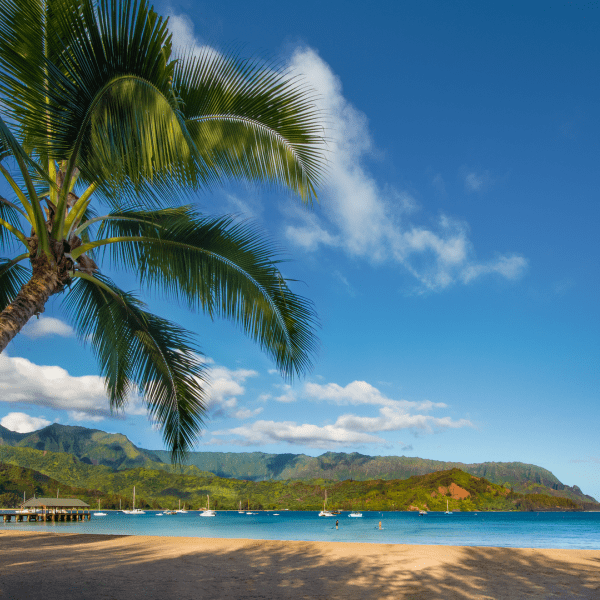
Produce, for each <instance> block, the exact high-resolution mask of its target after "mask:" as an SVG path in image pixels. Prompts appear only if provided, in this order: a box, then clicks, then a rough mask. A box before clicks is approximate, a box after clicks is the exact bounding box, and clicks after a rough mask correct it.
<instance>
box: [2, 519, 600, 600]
mask: <svg viewBox="0 0 600 600" xmlns="http://www.w3.org/2000/svg"><path fill="white" fill-rule="evenodd" d="M34 598H40V599H44V600H58V599H60V600H71V599H72V600H76V599H77V600H87V599H89V600H92V599H93V600H96V599H110V600H113V599H115V600H120V599H127V600H128V599H132V600H133V599H135V600H142V599H143V600H146V599H156V600H163V599H165V600H166V599H174V600H188V599H189V600H191V599H198V598H201V599H203V600H208V599H213V598H214V599H217V598H218V599H259V598H261V599H269V598H285V599H287V598H289V599H300V598H301V599H311V600H312V599H329V598H332V599H337V598H344V599H346V598H348V599H358V598H360V599H363V598H364V599H369V598H394V599H398V598H400V599H409V598H410V599H415V600H416V599H419V600H425V599H433V598H443V599H449V598H457V599H463V598H464V599H467V598H469V599H471V598H473V599H475V598H477V599H486V600H487V599H492V598H493V599H499V598H590V599H591V598H594V599H599V598H600V550H537V549H511V548H480V547H477V548H475V547H460V546H457V547H455V546H409V545H401V544H393V545H392V544H359V543H356V544H349V543H338V542H275V541H258V540H242V539H239V540H233V539H210V538H175V537H171V538H169V537H153V536H139V537H138V536H115V535H107V536H104V535H80V534H54V533H42V532H35V531H30V532H10V531H2V532H0V599H2V600H4V599H7V600H8V599H10V600H32V599H34Z"/></svg>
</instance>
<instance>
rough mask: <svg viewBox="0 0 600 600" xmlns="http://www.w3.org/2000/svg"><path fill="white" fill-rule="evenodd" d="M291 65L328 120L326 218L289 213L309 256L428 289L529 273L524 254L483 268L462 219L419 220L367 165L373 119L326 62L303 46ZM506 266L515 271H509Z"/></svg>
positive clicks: (470, 181) (473, 182)
mask: <svg viewBox="0 0 600 600" xmlns="http://www.w3.org/2000/svg"><path fill="white" fill-rule="evenodd" d="M290 67H291V68H292V70H293V71H294V72H297V73H300V74H302V75H303V77H304V79H305V80H306V81H307V82H308V83H309V84H310V85H311V86H312V87H313V88H314V89H315V90H316V91H317V92H318V100H317V104H318V106H319V108H320V109H321V111H322V112H323V114H325V115H327V118H328V120H329V122H330V123H331V125H330V130H329V131H328V133H329V134H330V137H331V140H330V141H329V150H330V153H329V164H328V180H327V182H326V184H325V186H324V192H325V193H324V196H325V197H326V200H325V201H324V202H323V212H322V214H323V216H324V218H319V217H318V216H317V215H316V214H314V213H307V212H306V211H295V212H294V213H292V214H289V215H288V216H292V217H293V219H294V220H295V222H294V223H293V224H289V225H288V226H287V228H286V230H285V232H286V235H287V238H288V239H289V240H290V241H291V242H292V243H294V244H296V245H298V246H300V247H302V248H304V249H306V250H307V251H312V250H316V249H317V248H318V247H319V246H330V247H339V248H341V249H343V250H344V251H345V252H347V253H348V254H350V255H352V256H355V257H361V258H364V259H368V260H371V261H374V262H382V261H389V260H392V261H395V262H397V263H399V264H400V265H402V266H403V267H404V268H405V269H406V270H407V271H408V272H409V273H410V274H412V275H413V276H414V277H415V278H416V279H417V280H418V281H419V282H420V283H421V285H422V286H423V287H424V288H425V289H429V290H439V289H443V288H446V287H448V286H450V285H452V284H454V283H457V282H462V283H469V282H471V281H473V280H474V279H476V278H478V277H481V276H483V275H486V274H492V273H495V274H497V275H500V276H502V277H507V278H509V279H514V278H515V277H516V276H517V273H518V274H521V273H522V272H523V271H524V268H525V266H526V264H527V261H526V259H525V258H523V257H519V256H508V257H507V256H499V257H498V258H497V259H495V261H489V262H488V263H484V264H482V263H480V261H478V260H477V258H476V256H475V251H474V248H473V247H472V244H471V242H470V240H469V237H468V226H467V225H466V224H465V223H463V222H460V221H458V220H456V219H450V218H449V217H448V216H445V215H442V216H441V217H440V218H439V219H438V221H437V222H435V223H421V224H420V223H417V222H414V220H413V219H412V217H411V215H412V214H413V213H415V212H416V210H417V208H418V203H417V202H416V200H415V199H414V198H413V197H412V196H411V195H410V194H407V193H406V192H405V191H402V190H396V189H394V188H392V187H390V186H387V185H381V184H380V183H379V182H378V181H377V180H376V179H375V178H374V177H373V175H372V174H371V173H370V172H369V170H368V169H367V167H366V166H365V159H366V158H367V157H368V156H369V155H371V154H372V153H373V142H372V136H371V133H370V130H369V124H368V119H367V117H366V116H365V115H364V114H363V113H361V112H360V111H359V110H357V109H356V108H355V107H354V106H352V104H350V103H349V102H348V101H347V100H346V99H345V98H344V96H343V93H342V85H341V82H340V80H339V78H338V77H337V76H336V75H335V74H334V73H333V72H332V70H331V69H330V67H329V65H327V64H326V63H325V61H323V60H322V59H321V58H320V57H319V55H318V54H317V53H316V52H315V51H314V50H312V49H310V48H300V49H297V50H296V52H295V53H294V54H293V56H292V58H291V60H290ZM488 179H489V174H488V173H487V172H486V173H483V174H481V173H479V174H478V173H475V172H469V173H467V174H466V175H465V185H467V186H470V187H469V188H468V189H469V190H471V191H476V190H480V189H481V188H482V186H484V185H485V183H486V182H487V181H488ZM433 185H434V186H435V187H436V188H437V189H438V191H440V192H442V193H443V192H444V190H445V188H444V182H443V179H442V177H441V175H436V176H435V177H434V180H433ZM288 210H289V209H288ZM516 259H519V260H516ZM507 262H509V263H510V265H511V266H512V269H506V263H507ZM465 272H466V273H467V275H464V273H465Z"/></svg>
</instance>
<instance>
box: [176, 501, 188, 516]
mask: <svg viewBox="0 0 600 600" xmlns="http://www.w3.org/2000/svg"><path fill="white" fill-rule="evenodd" d="M175 512H176V513H180V514H182V515H187V510H185V504H184V505H183V510H182V509H181V500H180V501H179V510H176V511H175Z"/></svg>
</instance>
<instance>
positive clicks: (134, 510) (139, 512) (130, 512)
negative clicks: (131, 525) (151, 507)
mask: <svg viewBox="0 0 600 600" xmlns="http://www.w3.org/2000/svg"><path fill="white" fill-rule="evenodd" d="M123 514H126V515H145V514H146V511H145V510H140V509H139V508H136V507H135V485H134V486H133V508H132V509H131V510H124V511H123Z"/></svg>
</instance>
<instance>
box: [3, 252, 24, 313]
mask: <svg viewBox="0 0 600 600" xmlns="http://www.w3.org/2000/svg"><path fill="white" fill-rule="evenodd" d="M27 257H28V255H27V254H22V255H21V256H18V257H16V258H13V259H10V258H0V312H2V311H3V310H4V309H5V308H6V307H7V306H8V305H9V304H10V303H11V302H12V301H13V300H14V299H15V298H16V297H17V294H18V293H19V290H20V289H21V287H22V286H24V285H25V284H26V283H27V281H28V280H29V278H30V276H31V271H30V270H29V269H28V268H27V267H24V266H23V265H20V264H19V262H20V261H22V260H25V259H26V258H27Z"/></svg>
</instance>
